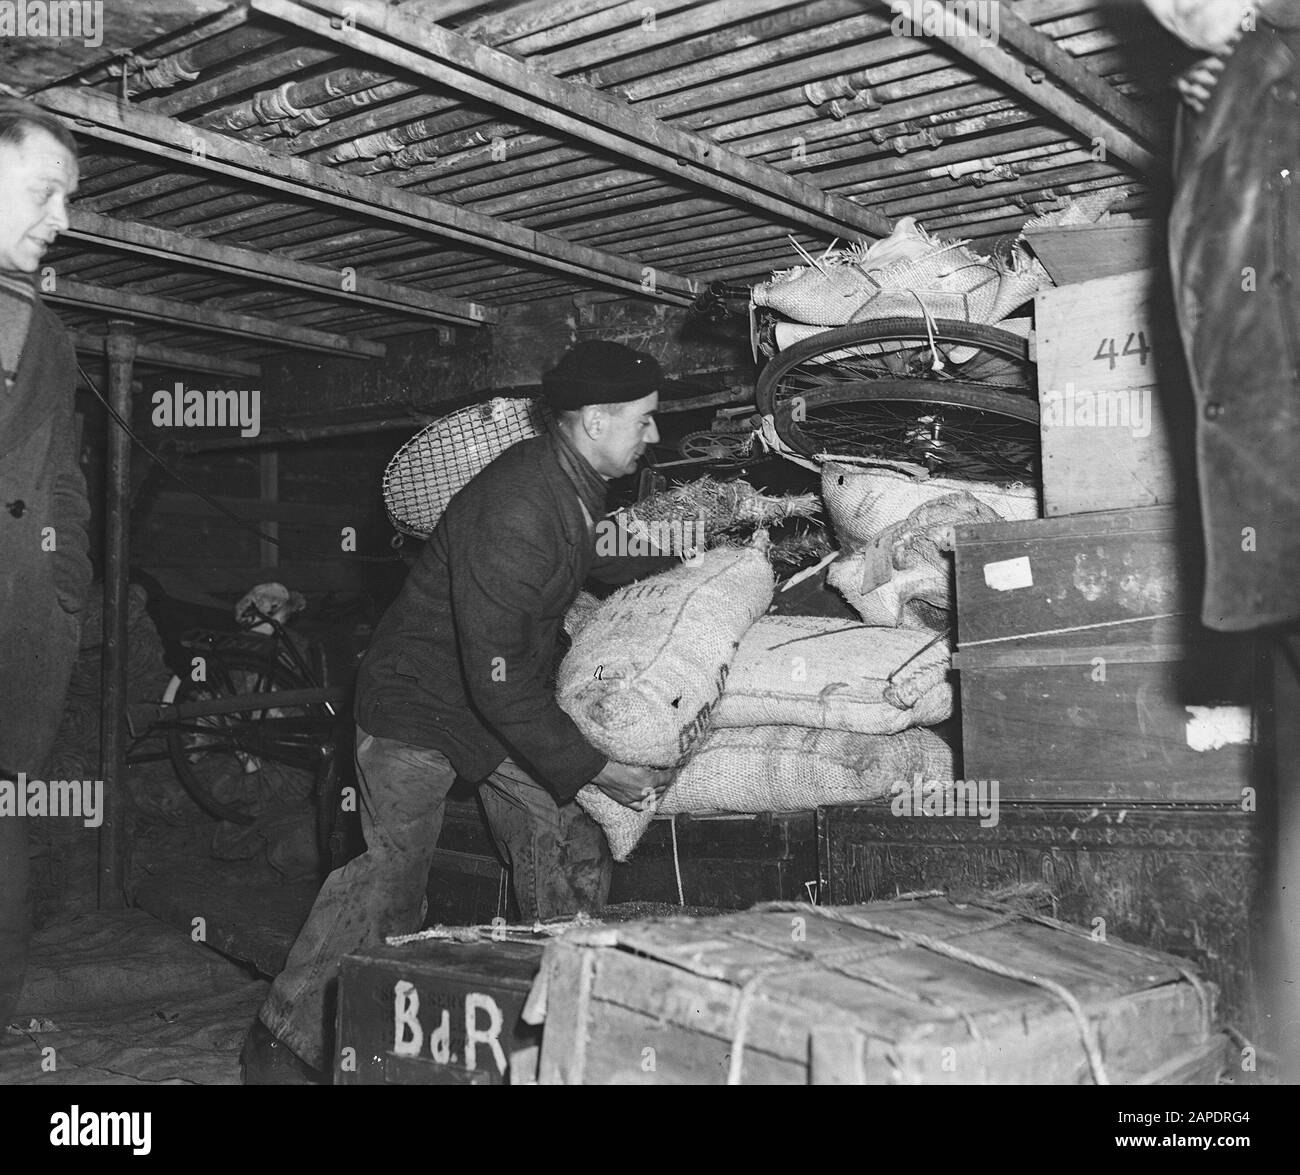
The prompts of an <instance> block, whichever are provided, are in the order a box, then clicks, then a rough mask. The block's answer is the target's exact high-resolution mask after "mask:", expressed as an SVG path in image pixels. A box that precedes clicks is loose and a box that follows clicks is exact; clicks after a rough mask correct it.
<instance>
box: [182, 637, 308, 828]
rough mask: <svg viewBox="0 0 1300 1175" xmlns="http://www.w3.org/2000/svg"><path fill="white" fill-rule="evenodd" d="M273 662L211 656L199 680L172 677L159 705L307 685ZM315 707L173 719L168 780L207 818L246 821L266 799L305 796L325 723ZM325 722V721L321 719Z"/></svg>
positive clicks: (249, 709) (248, 709) (262, 707)
mask: <svg viewBox="0 0 1300 1175" xmlns="http://www.w3.org/2000/svg"><path fill="white" fill-rule="evenodd" d="M307 684H308V683H307V682H305V681H303V680H302V679H301V678H300V677H299V676H298V675H297V674H296V673H294V672H293V671H292V670H291V669H290V668H289V667H288V666H286V665H284V664H283V663H281V662H278V661H277V662H273V663H271V664H270V665H268V664H267V663H266V661H265V660H263V659H261V658H258V657H255V656H251V655H246V654H241V653H220V654H218V653H213V654H211V655H210V656H209V657H208V659H207V677H206V680H204V681H193V680H191V679H189V678H173V681H172V685H171V686H169V687H168V690H167V694H166V695H165V696H164V701H170V702H175V703H177V704H183V703H186V702H206V701H219V700H221V699H227V698H233V697H237V696H241V695H245V694H264V693H268V692H272V691H275V690H286V689H302V688H304V687H306V686H307ZM319 710H320V708H319V707H316V706H293V707H275V708H267V707H266V706H265V704H264V703H263V704H260V705H249V706H248V707H246V708H242V709H237V710H234V711H231V712H228V713H220V714H210V715H203V716H200V717H197V718H184V719H178V720H176V721H175V722H173V723H171V724H170V725H169V727H168V730H167V750H168V752H169V753H170V755H171V760H172V766H173V767H174V768H175V770H176V776H177V778H178V779H179V780H180V782H181V786H182V787H184V788H185V790H186V792H188V793H189V795H190V797H191V798H192V799H193V800H194V802H195V803H197V804H198V805H199V807H200V808H202V809H203V810H204V811H205V812H207V813H208V814H209V815H210V816H215V817H217V818H218V819H219V820H230V821H233V822H234V823H236V824H251V823H252V822H253V820H254V819H255V817H256V814H257V813H258V812H259V811H261V810H262V809H263V808H265V807H266V806H267V801H268V800H269V799H271V798H273V797H282V798H291V799H305V798H307V797H308V796H310V795H311V793H312V790H313V787H314V786H315V780H316V772H317V770H318V768H319V766H320V762H321V758H322V736H321V730H322V729H324V728H325V726H326V724H327V720H326V719H325V718H323V717H322V715H321V714H320V713H319V712H318V711H319ZM328 721H329V722H332V718H329V719H328Z"/></svg>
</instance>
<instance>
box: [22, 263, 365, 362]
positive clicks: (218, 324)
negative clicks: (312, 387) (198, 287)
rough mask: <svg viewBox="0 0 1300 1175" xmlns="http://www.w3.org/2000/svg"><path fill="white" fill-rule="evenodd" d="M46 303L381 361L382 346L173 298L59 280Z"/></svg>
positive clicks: (275, 345)
mask: <svg viewBox="0 0 1300 1175" xmlns="http://www.w3.org/2000/svg"><path fill="white" fill-rule="evenodd" d="M42 296H43V297H44V298H45V300H46V301H48V302H61V303H65V304H67V305H70V306H81V307H85V308H88V309H94V310H101V311H103V312H104V313H106V314H107V313H111V314H114V315H116V316H117V317H119V318H142V319H145V320H147V321H150V322H171V323H177V324H179V325H181V326H186V327H191V328H193V329H195V330H199V331H205V332H208V333H212V334H226V335H237V336H238V337H240V338H242V339H258V340H259V341H261V342H262V343H263V344H264V345H268V346H273V347H284V348H287V349H290V350H300V351H324V352H326V353H327V354H330V355H350V356H352V357H354V358H358V359H360V358H370V359H382V358H383V357H384V354H385V348H384V345H383V344H382V343H372V342H369V341H368V340H366V339H355V338H350V337H348V336H346V335H336V334H330V333H328V332H326V331H319V330H312V329H310V328H309V327H303V326H291V325H289V324H288V323H284V322H275V321H274V320H272V319H269V318H254V317H252V316H251V315H248V314H231V313H229V312H228V311H225V310H216V309H213V308H212V307H209V306H203V305H200V304H198V303H196V302H180V301H177V300H176V299H174V298H155V297H153V296H151V295H149V294H134V293H132V292H131V291H130V290H126V289H121V288H118V287H113V286H96V285H91V284H89V283H87V282H79V281H73V280H72V279H71V278H59V279H58V281H57V282H55V283H54V288H53V289H52V290H50V291H48V292H46V293H44V294H43V295H42Z"/></svg>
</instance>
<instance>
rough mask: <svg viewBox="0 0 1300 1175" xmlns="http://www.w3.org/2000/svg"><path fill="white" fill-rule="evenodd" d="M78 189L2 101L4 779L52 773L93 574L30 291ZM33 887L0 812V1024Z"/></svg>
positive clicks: (60, 365)
mask: <svg viewBox="0 0 1300 1175" xmlns="http://www.w3.org/2000/svg"><path fill="white" fill-rule="evenodd" d="M76 186H77V148H76V143H75V141H74V140H73V138H72V136H71V135H70V134H69V133H68V132H67V130H66V129H65V128H64V127H63V126H62V124H60V123H59V122H58V121H57V120H56V119H55V118H54V117H53V116H51V115H49V114H47V113H46V112H45V111H43V110H41V109H40V108H39V107H37V106H33V105H32V104H30V103H28V102H23V101H20V100H19V99H16V98H9V97H0V366H3V383H2V384H0V779H4V780H9V781H17V779H18V777H19V775H20V774H25V775H26V776H27V777H29V778H36V779H42V778H44V777H45V776H44V771H45V766H46V762H47V760H48V759H49V756H50V752H51V751H52V749H53V743H54V736H55V733H56V732H57V730H58V728H59V721H60V719H61V717H62V714H63V699H64V694H65V693H66V692H67V688H68V680H69V678H70V677H71V674H72V665H73V662H74V661H75V659H76V656H77V645H78V641H79V637H80V630H81V626H80V620H79V616H78V614H79V613H80V611H81V608H82V606H83V604H84V603H85V600H86V590H87V587H88V585H89V583H90V574H91V568H90V559H89V557H88V555H87V553H86V547H87V540H86V524H87V520H88V518H89V513H90V511H89V506H88V503H87V500H86V483H85V478H84V477H83V476H82V473H81V467H80V465H79V464H78V461H77V453H76V443H75V429H74V424H73V394H74V390H75V386H76V360H75V356H74V353H73V349H72V344H71V342H70V341H69V339H68V335H67V332H66V331H65V330H64V329H63V326H62V324H61V323H60V322H59V320H58V319H57V318H56V317H55V316H54V314H53V312H52V311H50V310H49V309H48V308H47V307H46V306H45V305H44V304H43V303H42V302H41V299H40V296H39V294H38V293H37V288H36V281H37V276H38V271H39V269H40V264H41V258H42V257H43V256H44V254H45V252H46V250H47V249H48V248H49V247H50V245H51V244H52V243H53V242H54V238H55V237H56V236H57V235H58V234H59V233H60V232H62V231H63V230H64V229H66V228H67V227H68V210H67V201H68V198H69V197H70V196H71V195H72V192H73V190H74V189H75V188H76ZM10 794H11V795H14V796H15V798H16V799H17V798H18V797H17V793H16V791H13V790H10ZM17 806H18V807H21V806H22V805H21V804H18V805H17ZM27 883H28V858H27V833H26V819H25V817H24V816H23V815H22V813H21V812H20V811H14V812H7V811H6V812H0V1027H3V1025H4V1023H5V1022H6V1021H7V1020H8V1019H9V1017H10V1015H11V1014H12V1012H13V1010H14V1006H15V1003H16V1001H17V998H18V994H19V990H20V989H21V987H22V981H23V974H24V972H25V970H26V965H27V947H28V941H29V938H30V932H31V918H30V912H29V906H28V894H27Z"/></svg>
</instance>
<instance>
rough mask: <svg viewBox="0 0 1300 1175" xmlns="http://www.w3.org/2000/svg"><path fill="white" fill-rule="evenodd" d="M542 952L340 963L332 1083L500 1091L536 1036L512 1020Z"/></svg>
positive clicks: (435, 953) (423, 952)
mask: <svg viewBox="0 0 1300 1175" xmlns="http://www.w3.org/2000/svg"><path fill="white" fill-rule="evenodd" d="M541 957H542V948H541V947H540V946H538V945H535V944H533V943H521V942H508V941H507V942H485V943H483V942H481V943H455V942H438V941H421V942H414V943H408V944H407V945H405V946H397V947H373V948H370V949H367V950H364V951H359V952H357V953H356V954H354V955H349V956H347V957H346V958H345V959H344V960H343V963H342V966H341V968H340V971H339V987H338V993H339V994H338V1018H337V1024H338V1031H337V1038H336V1039H337V1042H338V1047H337V1049H336V1056H335V1062H334V1081H335V1084H336V1085H503V1084H506V1083H507V1081H508V1080H509V1078H510V1077H511V1074H512V1066H511V1062H512V1057H513V1058H514V1059H515V1066H514V1067H515V1071H516V1072H517V1071H518V1069H519V1066H520V1061H519V1058H520V1057H522V1058H524V1064H523V1068H524V1071H525V1073H526V1074H527V1077H528V1079H531V1077H532V1072H533V1069H534V1066H535V1055H530V1052H529V1050H530V1049H535V1048H536V1045H537V1039H538V1033H537V1031H536V1029H534V1028H533V1027H531V1026H530V1025H528V1024H526V1023H524V1022H523V1021H522V1020H521V1018H520V1013H521V1012H522V1010H523V1006H524V1000H525V999H526V997H527V995H528V991H529V987H530V985H531V983H532V981H533V977H534V976H535V975H536V974H537V968H538V966H539V964H540V962H541Z"/></svg>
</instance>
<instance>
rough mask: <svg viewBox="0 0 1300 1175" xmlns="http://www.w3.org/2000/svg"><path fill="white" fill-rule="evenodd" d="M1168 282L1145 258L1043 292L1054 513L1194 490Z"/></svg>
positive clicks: (1042, 362) (1040, 332)
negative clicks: (1129, 267) (1134, 265)
mask: <svg viewBox="0 0 1300 1175" xmlns="http://www.w3.org/2000/svg"><path fill="white" fill-rule="evenodd" d="M1167 281H1168V279H1167V277H1166V276H1165V274H1164V271H1163V270H1160V269H1146V270H1139V271H1136V272H1133V273H1123V274H1116V275H1113V276H1110V277H1102V278H1097V279H1095V280H1092V281H1085V282H1078V283H1076V284H1072V285H1064V286H1059V287H1057V288H1055V289H1049V290H1044V291H1043V292H1042V293H1040V294H1038V295H1037V297H1036V299H1035V316H1036V317H1035V321H1036V327H1035V340H1036V344H1035V357H1036V359H1037V363H1038V394H1039V401H1040V403H1041V406H1042V414H1041V417H1040V426H1041V438H1042V457H1043V465H1042V470H1043V507H1044V511H1045V512H1046V514H1047V515H1048V517H1055V516H1057V515H1063V514H1083V513H1090V512H1095V511H1100V510H1114V509H1118V508H1120V507H1125V506H1152V505H1160V504H1168V503H1172V502H1174V501H1177V500H1180V499H1185V500H1187V501H1193V500H1194V497H1195V482H1194V470H1193V454H1194V452H1195V443H1194V426H1195V417H1194V412H1193V408H1192V398H1191V392H1190V390H1189V386H1188V381H1187V375H1186V367H1185V365H1184V361H1183V353H1182V344H1181V340H1180V339H1179V336H1178V330H1177V324H1176V321H1175V318H1174V315H1173V310H1172V302H1171V300H1170V298H1169V293H1168V290H1167V288H1166V285H1167Z"/></svg>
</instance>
